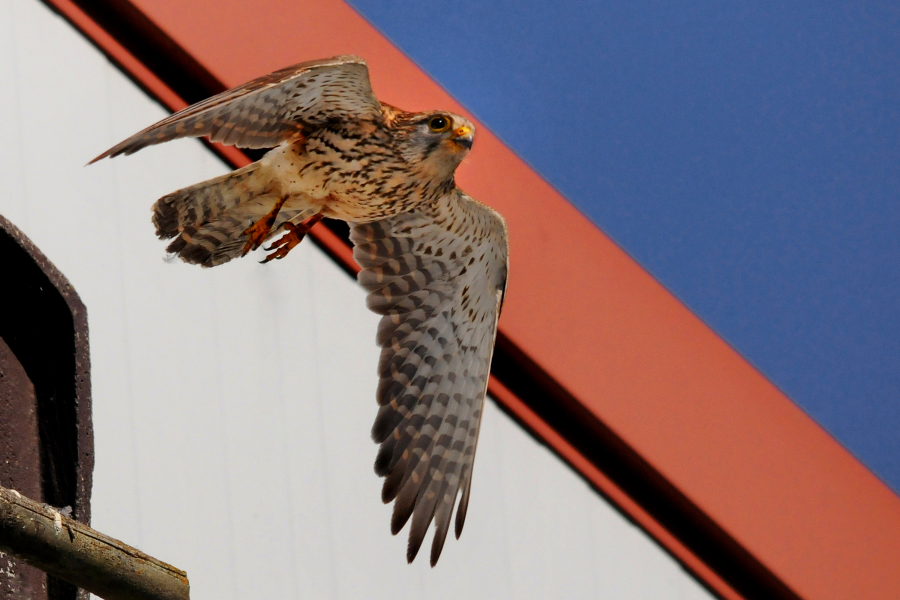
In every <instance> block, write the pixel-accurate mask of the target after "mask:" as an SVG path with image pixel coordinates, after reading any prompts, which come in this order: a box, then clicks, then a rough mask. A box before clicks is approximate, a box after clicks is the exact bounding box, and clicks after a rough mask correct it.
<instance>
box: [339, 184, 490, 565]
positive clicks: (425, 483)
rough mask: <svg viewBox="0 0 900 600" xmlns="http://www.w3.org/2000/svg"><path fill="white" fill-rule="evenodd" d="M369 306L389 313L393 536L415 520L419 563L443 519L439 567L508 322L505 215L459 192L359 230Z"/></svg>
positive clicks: (384, 401)
mask: <svg viewBox="0 0 900 600" xmlns="http://www.w3.org/2000/svg"><path fill="white" fill-rule="evenodd" d="M350 237H351V240H352V241H353V243H354V245H355V248H354V253H353V255H354V257H355V259H356V261H357V262H358V263H359V265H360V266H361V267H362V268H363V270H362V271H361V272H360V274H359V282H360V284H361V285H362V286H363V287H364V288H365V289H366V290H368V291H369V296H368V299H367V304H368V306H369V308H370V309H372V310H373V311H375V312H376V313H378V314H381V315H383V317H382V319H381V322H380V323H379V327H378V335H377V343H378V344H379V345H380V346H381V347H382V352H381V359H380V361H379V366H378V371H379V376H380V382H379V386H378V391H377V393H376V396H377V400H378V404H379V406H380V408H379V411H378V416H377V417H376V419H375V424H374V426H373V428H372V437H373V438H374V440H375V441H376V442H377V443H379V444H381V447H380V449H379V452H378V457H377V458H376V461H375V471H376V472H377V473H378V474H379V475H381V476H383V477H385V481H384V487H383V490H382V498H383V500H384V501H385V502H390V501H392V500H393V501H394V512H393V517H392V520H391V530H392V532H393V533H395V534H396V533H397V532H399V531H400V529H402V528H403V526H404V525H405V524H406V522H407V521H408V520H409V519H410V517H411V518H412V522H411V525H410V532H409V546H408V549H407V559H408V560H409V561H410V562H412V560H413V559H414V558H415V556H416V554H417V553H418V550H419V547H420V546H421V544H422V540H423V538H424V537H425V534H426V532H427V528H428V525H429V524H430V523H431V521H432V519H433V520H434V522H435V535H434V541H433V543H432V548H431V564H432V566H433V565H434V564H435V563H436V562H437V559H438V557H439V556H440V552H441V549H442V547H443V545H444V541H445V539H446V536H447V531H448V529H449V527H450V521H451V517H452V511H453V506H454V503H455V501H456V497H457V494H458V493H459V492H461V493H462V498H461V500H460V503H459V508H458V512H457V516H456V536H457V537H459V535H460V533H461V531H462V527H463V523H464V522H465V516H466V509H467V506H468V501H469V492H470V489H471V482H472V464H473V460H474V457H475V447H476V443H477V440H478V430H479V424H480V420H481V412H482V407H483V404H484V397H485V393H486V391H487V382H488V375H489V372H490V364H491V356H492V354H493V349H494V339H495V337H496V334H497V318H498V316H499V313H500V305H501V301H502V297H503V293H504V290H505V287H506V275H507V269H508V266H507V256H508V248H507V235H506V225H505V222H504V221H503V219H502V217H500V215H498V214H497V213H496V212H494V211H493V210H491V209H490V208H488V207H486V206H484V205H482V204H480V203H478V202H476V201H474V200H472V199H471V198H469V197H467V196H465V195H464V194H462V193H461V192H459V191H458V190H457V191H454V192H453V193H452V194H451V195H449V196H446V197H444V198H442V199H441V200H439V201H437V202H436V203H434V204H433V205H428V206H421V207H419V208H417V209H415V210H413V211H411V212H408V213H403V214H400V215H397V216H394V217H390V218H387V219H384V220H380V221H375V222H371V223H366V224H356V225H354V226H353V227H352V231H351V236H350Z"/></svg>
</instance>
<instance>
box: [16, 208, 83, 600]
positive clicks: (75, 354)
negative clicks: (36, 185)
mask: <svg viewBox="0 0 900 600" xmlns="http://www.w3.org/2000/svg"><path fill="white" fill-rule="evenodd" d="M0 257H2V268H0V279H2V282H3V283H2V285H3V291H2V299H3V303H2V306H3V314H2V315H0V344H2V348H0V373H3V374H4V381H3V382H2V385H0V401H4V402H6V403H8V406H4V407H3V408H4V410H2V411H0V412H3V413H4V414H5V416H6V418H8V419H9V421H7V422H5V423H4V424H3V426H0V439H2V440H3V441H4V442H6V443H8V444H9V445H10V446H9V448H10V450H11V452H10V453H9V454H8V455H6V456H4V464H3V465H2V466H0V485H11V484H15V485H21V486H22V488H21V490H20V491H21V492H22V493H24V494H26V495H28V496H30V497H31V498H33V499H34V500H37V501H41V502H44V503H46V504H48V505H50V506H55V507H58V508H62V507H65V506H70V507H71V508H72V517H73V518H74V519H77V520H78V521H79V522H81V523H84V524H85V525H88V524H90V522H91V484H92V478H93V470H94V434H93V425H92V421H91V379H90V351H89V348H88V329H87V312H86V311H85V308H84V305H83V304H82V303H81V300H80V299H79V298H78V295H77V294H76V293H75V290H74V289H73V288H72V285H71V284H70V283H69V281H68V280H67V279H66V278H65V276H63V275H62V273H60V272H59V271H58V270H57V269H56V267H54V266H53V264H52V263H51V262H50V261H49V260H48V259H47V257H46V256H44V255H43V254H42V253H41V252H40V250H38V249H37V247H35V245H34V244H33V243H32V242H31V241H30V240H29V239H28V238H27V237H25V235H24V234H23V233H22V232H21V231H19V229H18V228H16V227H15V226H14V225H13V224H12V223H10V222H9V221H7V220H6V219H5V218H3V217H2V216H0ZM6 375H8V376H10V377H9V378H7V377H6ZM8 413H10V414H8ZM36 471H37V472H36ZM7 560H10V559H7ZM17 570H20V571H21V575H22V577H23V578H24V581H23V583H24V584H25V585H26V587H30V588H31V593H33V594H34V597H35V598H40V597H44V598H48V597H49V598H50V599H51V600H69V599H73V598H76V597H78V598H84V599H86V598H87V593H86V592H83V591H79V590H77V589H76V588H75V587H74V586H73V585H71V584H69V583H67V582H65V581H62V580H60V579H58V578H56V577H49V578H47V580H46V582H47V589H46V591H41V587H42V585H43V583H42V582H43V581H44V579H43V575H42V574H41V573H39V572H37V571H33V570H29V569H28V568H27V567H26V566H25V565H21V564H20V565H18V567H17ZM76 595H77V596H76Z"/></svg>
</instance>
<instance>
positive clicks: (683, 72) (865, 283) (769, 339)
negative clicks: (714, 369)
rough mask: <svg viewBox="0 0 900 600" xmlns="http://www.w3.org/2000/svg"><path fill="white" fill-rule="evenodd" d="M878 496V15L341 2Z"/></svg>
mask: <svg viewBox="0 0 900 600" xmlns="http://www.w3.org/2000/svg"><path fill="white" fill-rule="evenodd" d="M351 3H352V4H353V5H354V6H355V7H356V8H357V10H359V11H360V12H361V13H362V14H363V16H365V17H366V18H368V19H369V20H370V21H371V22H372V23H373V24H374V25H375V26H376V27H378V28H379V29H381V30H382V31H383V32H384V33H385V34H386V35H387V36H388V37H390V38H391V39H392V40H393V41H394V42H395V43H396V44H397V45H398V46H399V47H400V48H401V49H402V50H404V51H405V52H406V53H407V54H409V55H410V56H411V57H412V58H413V59H414V60H415V61H416V62H418V63H419V64H420V65H421V66H422V67H423V68H424V69H425V70H426V71H427V72H429V73H430V74H431V75H432V76H433V77H435V79H437V80H438V81H439V82H440V83H441V84H442V85H444V86H445V87H446V88H447V89H448V90H449V91H450V92H451V93H452V94H453V95H454V96H455V97H456V98H458V99H459V100H460V101H461V102H462V103H463V104H465V105H466V106H467V107H468V108H469V109H470V110H471V111H472V112H473V113H474V114H475V115H477V116H478V118H480V119H481V120H482V121H484V122H485V123H486V124H487V125H488V126H490V127H491V128H492V129H493V130H494V131H495V132H496V133H497V134H498V135H499V136H500V137H501V138H503V139H504V140H505V141H506V142H507V143H508V144H509V145H510V146H511V147H512V148H513V149H515V150H516V151H517V152H518V153H519V154H520V155H521V156H522V157H523V158H524V159H525V160H527V161H528V162H529V163H530V164H531V165H533V166H534V167H535V169H536V170H537V171H539V172H540V173H541V174H542V175H543V176H544V177H545V178H546V179H548V180H549V181H550V182H551V183H552V184H554V185H555V186H556V187H557V188H558V189H559V190H560V191H561V192H562V193H563V194H564V195H565V196H566V197H568V198H569V199H570V200H571V201H572V202H573V203H575V205H577V206H578V207H579V208H580V209H581V210H582V211H583V212H584V213H585V214H586V215H587V216H588V217H589V218H590V219H592V220H593V221H594V222H595V223H596V224H597V225H598V226H599V227H600V228H601V229H602V230H603V231H605V232H606V233H607V234H608V235H610V236H611V237H612V238H613V239H615V240H616V241H617V242H618V243H619V244H621V245H622V246H623V247H624V248H625V249H626V250H627V251H628V252H629V253H630V254H631V255H632V256H634V257H635V258H636V259H637V260H638V262H640V263H641V264H642V265H643V266H644V267H645V268H647V269H648V270H649V271H650V272H651V273H653V274H654V275H655V276H656V277H657V278H658V279H659V280H660V281H661V282H662V283H663V284H664V285H665V286H667V287H668V289H670V290H671V291H672V292H673V293H674V294H675V295H676V296H678V297H679V298H680V299H682V300H683V301H684V302H685V303H686V304H687V305H688V306H689V307H690V308H691V309H692V310H694V311H695V312H696V313H697V314H698V315H699V316H700V317H701V318H703V319H704V320H705V321H706V322H707V323H708V324H709V325H710V326H711V327H712V328H713V329H714V330H716V331H717V332H718V333H719V334H720V335H721V336H722V337H723V338H724V339H726V340H727V341H729V342H730V343H731V344H732V345H734V346H735V347H736V348H737V349H738V351H740V352H741V353H742V354H743V355H744V356H745V357H747V359H748V360H750V361H751V362H752V363H753V364H754V365H756V366H757V367H758V368H759V369H760V370H761V371H762V372H763V373H765V374H766V375H767V376H768V377H769V378H770V379H771V380H772V381H773V382H774V383H775V384H776V385H778V386H779V387H780V388H781V389H783V390H784V391H785V392H786V393H787V394H788V395H789V396H790V397H791V398H792V399H793V400H794V401H795V402H797V403H798V404H799V405H800V406H801V407H803V408H804V409H805V410H806V411H807V412H808V413H809V414H810V415H812V416H813V417H814V418H815V419H816V420H817V421H818V422H819V423H821V424H822V425H823V426H824V427H825V428H826V429H828V430H829V431H830V432H831V433H832V434H833V435H835V437H837V438H838V439H839V440H840V441H841V442H842V443H843V444H844V445H845V446H846V447H847V448H848V449H849V450H850V451H852V452H853V453H854V454H856V456H858V457H859V458H860V459H861V460H862V461H863V462H865V463H866V464H867V465H868V466H869V467H870V468H871V469H873V470H874V472H875V473H876V474H878V475H879V476H880V477H881V478H882V479H884V480H885V481H886V482H888V484H889V485H891V486H892V487H893V488H894V489H895V490H900V435H898V431H900V317H898V307H900V164H898V163H900V35H898V32H900V8H898V5H897V4H896V3H889V2H881V3H877V2H868V3H866V2H852V3H849V2H848V3H845V4H838V3H833V4H830V5H828V6H820V5H818V4H815V3H810V4H809V5H806V6H804V5H801V4H791V3H788V4H782V3H777V4H776V3H770V4H767V3H753V2H726V3H722V2H713V1H710V0H707V1H700V2H687V1H681V2H665V3H664V2H647V3H634V2H627V1H625V0H611V1H608V2H603V3H599V2H579V1H576V0H557V1H556V2H552V3H548V2H536V1H525V2H522V1H519V2H513V1H511V0H505V1H495V2H483V1H477V0H465V1H461V2H452V3H442V2H437V1H434V0H427V1H412V0H406V1H391V0H352V2H351Z"/></svg>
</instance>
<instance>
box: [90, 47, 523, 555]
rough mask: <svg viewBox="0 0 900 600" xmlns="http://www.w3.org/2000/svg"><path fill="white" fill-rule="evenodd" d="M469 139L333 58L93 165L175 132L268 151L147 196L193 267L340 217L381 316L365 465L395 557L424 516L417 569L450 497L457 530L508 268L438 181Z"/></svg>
mask: <svg viewBox="0 0 900 600" xmlns="http://www.w3.org/2000/svg"><path fill="white" fill-rule="evenodd" d="M474 133H475V127H474V126H473V125H472V123H470V122H469V121H468V120H466V119H465V118H463V117H461V116H459V115H455V114H452V113H449V112H446V111H429V112H421V113H409V112H404V111H402V110H400V109H397V108H395V107H393V106H390V105H388V104H384V103H382V102H379V101H378V99H377V98H376V97H375V95H374V93H373V92H372V86H371V84H370V82H369V74H368V68H367V66H366V63H365V61H363V60H362V59H361V58H358V57H355V56H338V57H335V58H330V59H326V60H317V61H311V62H306V63H301V64H298V65H295V66H292V67H288V68H286V69H282V70H280V71H276V72H274V73H272V74H270V75H266V76H264V77H261V78H259V79H256V80H254V81H251V82H249V83H246V84H244V85H242V86H240V87H237V88H234V89H232V90H228V91H226V92H223V93H221V94H219V95H217V96H214V97H212V98H209V99H207V100H204V101H202V102H199V103H197V104H194V105H193V106H190V107H188V108H186V109H184V110H182V111H180V112H178V113H175V114H173V115H172V116H170V117H168V118H166V119H163V120H162V121H160V122H159V123H156V124H155V125H151V126H150V127H148V128H147V129H145V130H144V131H141V132H140V133H138V134H136V135H134V136H132V137H130V138H128V139H127V140H125V141H124V142H122V143H120V144H118V145H116V146H114V147H112V148H110V149H109V150H107V151H106V152H104V153H103V154H101V155H100V156H98V157H97V158H96V159H94V160H95V161H96V160H99V159H101V158H104V157H107V156H109V157H113V156H117V155H119V154H131V153H133V152H137V151H138V150H140V149H141V148H144V147H146V146H150V145H152V144H159V143H162V142H166V141H169V140H173V139H176V138H182V137H202V136H208V137H209V139H210V140H211V141H213V142H222V143H223V144H231V145H235V146H238V147H241V148H273V149H272V150H270V151H269V152H268V153H267V154H266V155H265V156H263V158H262V159H260V160H259V161H257V162H255V163H253V164H250V165H248V166H246V167H244V168H242V169H238V170H236V171H234V172H232V173H230V174H228V175H224V176H222V177H218V178H215V179H211V180H209V181H204V182H203V183H199V184H197V185H194V186H191V187H188V188H185V189H182V190H178V191H177V192H173V193H171V194H169V195H167V196H164V197H163V198H160V199H159V200H158V201H157V202H156V204H154V206H153V223H154V224H155V225H156V233H157V235H158V236H159V237H160V238H161V239H170V238H174V241H172V242H171V243H170V244H169V246H168V251H169V252H172V253H175V254H177V255H178V256H179V257H181V258H182V260H185V261H187V262H189V263H195V264H199V265H202V266H204V267H212V266H216V265H220V264H222V263H225V262H228V261H229V260H231V259H233V258H237V257H240V256H243V255H245V254H247V253H248V252H249V251H250V250H253V249H256V248H257V247H259V246H260V244H262V243H263V242H264V241H265V240H266V239H268V238H270V237H271V236H274V235H276V234H278V233H283V235H282V237H281V238H280V239H278V240H277V241H275V242H274V243H273V244H272V246H271V247H270V248H268V249H267V251H269V252H270V254H268V256H267V257H266V258H265V260H264V261H263V262H267V261H269V260H271V259H273V258H279V259H280V258H284V256H286V255H287V253H288V252H289V251H290V250H291V248H293V247H294V246H296V245H297V244H298V243H299V242H300V241H301V240H302V239H303V236H304V235H305V234H306V233H307V232H308V231H309V229H310V228H311V227H312V226H313V225H314V224H315V223H316V222H318V221H319V220H320V219H321V218H323V217H330V218H335V219H342V220H344V221H347V222H349V223H350V226H351V233H350V239H351V240H352V241H353V244H354V246H355V247H354V250H353V256H354V258H355V259H356V261H357V262H358V263H359V265H360V267H362V271H361V272H360V273H359V278H358V279H359V283H360V284H361V285H362V286H363V287H364V288H365V289H366V290H367V291H368V292H369V294H368V297H367V300H366V303H367V305H368V307H369V308H370V309H371V310H373V311H375V312H376V313H378V314H380V315H383V316H382V318H381V321H380V323H379V325H378V333H377V337H376V339H377V343H378V344H379V345H380V346H381V348H382V351H381V359H380V361H379V365H378V374H379V376H380V381H379V384H378V389H377V391H376V398H377V400H378V404H379V406H380V408H379V409H378V415H377V417H376V419H375V424H374V426H373V427H372V437H373V438H374V440H375V442H377V443H379V444H380V445H381V447H380V449H379V451H378V455H377V458H376V459H375V471H376V473H377V474H378V475H380V476H382V477H384V478H385V480H384V486H383V489H382V499H383V500H384V502H385V503H388V502H391V501H394V509H393V516H392V519H391V531H392V533H394V534H396V533H398V532H399V531H400V530H401V529H402V528H403V526H404V525H405V524H406V522H407V521H409V520H410V517H411V518H412V522H411V525H410V531H409V545H408V548H407V559H408V560H409V561H410V562H412V560H413V559H414V558H415V556H416V554H417V553H418V550H419V547H420V546H421V544H422V540H423V538H424V537H425V534H426V532H427V529H428V526H429V524H430V523H431V522H432V520H433V521H434V523H435V534H434V541H433V543H432V547H431V564H432V566H434V565H435V563H436V562H437V560H438V557H439V556H440V553H441V549H442V548H443V545H444V540H445V539H446V536H447V532H448V530H449V527H450V521H451V517H452V512H453V507H454V504H455V503H456V497H457V494H458V493H461V496H462V497H461V499H460V501H459V507H458V509H457V513H456V528H455V530H456V536H457V537H459V535H460V532H461V531H462V527H463V523H464V522H465V518H466V510H467V507H468V504H469V495H470V492H471V489H472V464H473V460H474V456H475V447H476V443H477V441H478V430H479V424H480V421H481V413H482V407H483V405H484V398H485V394H486V392H487V383H488V374H489V372H490V365H491V356H492V354H493V348H494V340H495V338H496V334H497V318H498V316H499V314H500V306H501V303H502V301H503V295H504V293H505V288H506V276H507V270H508V258H507V257H508V244H507V231H506V224H505V221H504V220H503V218H502V217H501V216H500V215H499V214H498V213H497V212H495V211H493V210H491V209H490V208H488V207H487V206H485V205H483V204H481V203H479V202H477V201H475V200H474V199H472V198H470V197H469V196H467V195H466V194H465V193H463V191H462V190H460V189H459V188H458V187H457V186H456V183H455V181H454V172H455V171H456V168H457V166H459V164H460V162H461V161H462V160H463V158H464V157H465V156H466V154H468V151H469V150H470V149H471V147H472V141H473V136H474ZM92 162H93V161H92Z"/></svg>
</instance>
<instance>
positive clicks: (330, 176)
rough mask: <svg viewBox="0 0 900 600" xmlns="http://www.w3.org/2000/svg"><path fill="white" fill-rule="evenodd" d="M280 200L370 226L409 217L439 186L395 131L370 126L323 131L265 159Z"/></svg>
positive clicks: (282, 148)
mask: <svg viewBox="0 0 900 600" xmlns="http://www.w3.org/2000/svg"><path fill="white" fill-rule="evenodd" d="M263 165H264V166H265V168H266V170H267V171H268V174H269V177H270V178H271V181H272V182H273V187H275V188H277V192H276V193H278V194H279V195H281V194H284V195H288V196H291V197H298V198H299V197H304V198H307V199H308V200H310V201H313V202H316V203H319V204H320V206H319V207H318V208H319V211H320V212H322V213H323V214H324V215H325V216H328V217H332V218H337V219H343V220H347V221H353V222H365V221H371V220H375V219H381V218H384V217H386V216H390V215H394V214H398V213H401V212H405V211H407V210H409V209H410V208H412V207H413V206H415V205H416V204H418V203H419V202H421V201H422V200H423V198H424V197H425V196H426V195H427V194H426V193H425V192H426V191H427V189H428V188H429V187H431V186H432V185H433V182H431V181H429V180H427V179H425V178H422V177H421V176H419V175H418V174H417V173H416V172H415V169H414V168H413V167H412V166H411V165H410V164H409V163H408V162H407V161H406V160H404V158H403V157H402V156H401V155H400V154H399V153H398V152H397V150H396V145H395V143H394V140H393V137H392V133H391V131H389V130H387V129H385V128H384V127H381V126H376V125H373V124H369V123H364V124H362V125H361V126H358V127H355V128H349V127H347V126H335V127H333V128H322V129H319V130H317V131H315V132H313V133H312V134H310V135H309V137H306V138H304V139H303V140H299V141H294V142H287V143H284V144H282V145H281V146H279V147H278V148H275V149H274V150H272V151H271V152H269V153H268V154H267V155H266V156H265V157H264V158H263Z"/></svg>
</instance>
